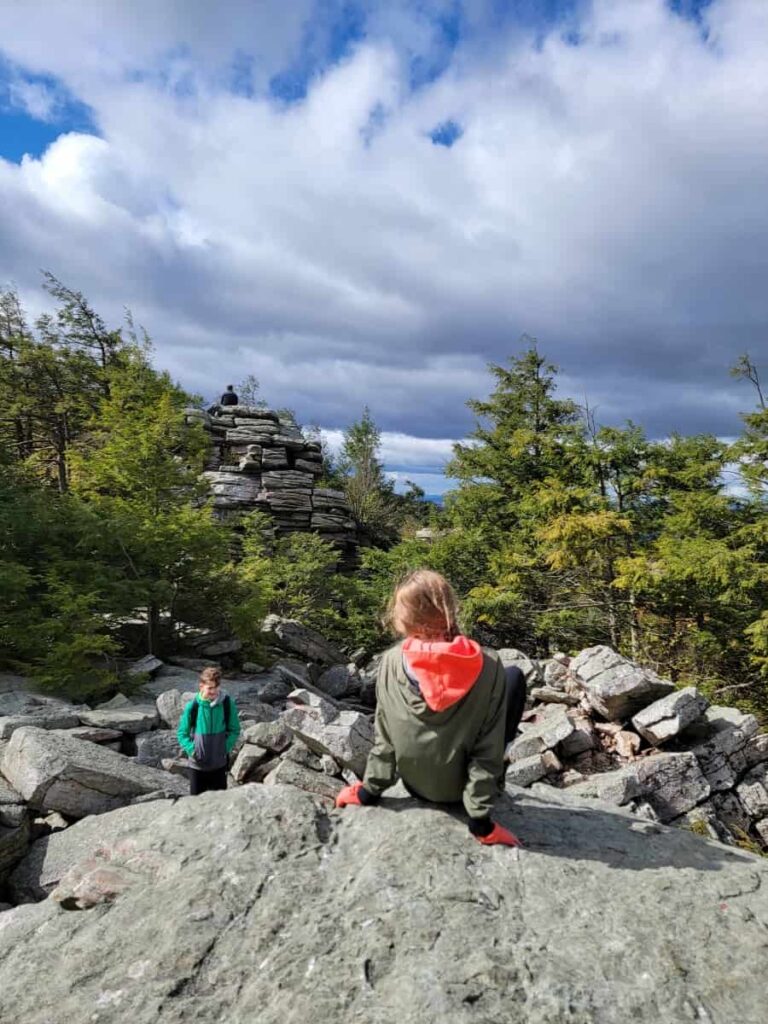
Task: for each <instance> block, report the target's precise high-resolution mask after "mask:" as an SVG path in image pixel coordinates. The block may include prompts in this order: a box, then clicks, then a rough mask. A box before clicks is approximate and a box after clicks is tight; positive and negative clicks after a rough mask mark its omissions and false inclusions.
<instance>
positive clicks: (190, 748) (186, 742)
mask: <svg viewBox="0 0 768 1024" xmlns="http://www.w3.org/2000/svg"><path fill="white" fill-rule="evenodd" d="M192 704H193V701H190V702H189V703H188V704H187V706H186V707H185V708H184V711H183V713H182V716H181V718H180V719H179V728H178V729H177V730H176V738H177V739H178V741H179V746H180V747H181V749H182V750H183V751H184V753H185V754H187V755H188V756H189V757H194V756H195V741H194V740H193V739H192V733H191V732H190V731H189V712H190V710H191V708H192Z"/></svg>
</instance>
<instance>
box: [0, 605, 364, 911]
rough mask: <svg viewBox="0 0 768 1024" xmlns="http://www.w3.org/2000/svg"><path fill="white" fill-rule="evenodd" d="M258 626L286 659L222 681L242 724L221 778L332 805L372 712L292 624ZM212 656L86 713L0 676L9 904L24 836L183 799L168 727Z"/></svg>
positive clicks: (3, 853)
mask: <svg viewBox="0 0 768 1024" xmlns="http://www.w3.org/2000/svg"><path fill="white" fill-rule="evenodd" d="M264 628H265V632H266V633H267V634H268V636H269V637H270V639H271V641H272V642H273V643H274V644H275V645H279V646H280V647H281V648H282V650H283V652H284V656H283V657H282V658H281V659H280V660H278V661H276V662H275V664H274V665H273V666H272V667H271V669H269V670H264V669H262V670H260V671H257V672H254V673H250V674H248V675H240V676H234V677H232V678H225V679H224V688H225V689H226V691H227V692H228V693H229V694H230V695H231V696H232V697H233V698H234V700H235V701H236V703H237V706H238V710H239V714H240V720H241V723H242V732H241V735H240V738H239V741H238V745H237V746H236V748H235V750H234V752H233V757H232V763H231V776H230V785H239V784H244V783H249V782H260V783H264V784H265V785H268V786H269V785H276V784H279V783H286V784H290V785H293V786H295V787H298V788H300V789H303V790H305V791H306V792H309V793H312V794H313V795H315V796H318V797H320V798H323V799H325V800H326V801H329V802H332V801H333V798H334V797H335V795H336V794H337V793H338V791H339V790H340V789H341V787H342V786H343V785H344V784H345V781H347V782H349V781H352V780H354V779H355V778H357V777H358V776H360V775H362V773H363V771H364V768H365V761H366V758H367V756H368V751H369V750H370V747H371V744H372V742H373V726H372V718H371V709H370V707H365V706H363V705H362V704H361V703H360V701H361V690H362V688H363V683H364V679H363V676H362V675H361V673H360V672H359V670H358V669H357V668H356V667H355V665H354V664H347V663H346V659H345V658H344V655H343V654H342V653H341V652H340V651H338V650H337V649H336V648H335V647H334V646H333V645H332V644H330V643H328V642H327V641H326V640H324V638H323V637H321V636H319V634H317V633H315V632H314V631H313V630H310V629H308V628H306V627H303V626H301V624H300V623H297V622H292V621H291V620H284V619H278V618H276V617H274V616H272V617H270V618H269V619H268V620H267V621H266V622H265V627H264ZM286 652H287V654H289V655H294V656H295V657H290V656H288V657H286V656H285V653H286ZM210 663H211V662H210V660H209V661H207V662H204V661H201V662H200V663H195V664H194V665H193V664H192V663H189V664H188V665H187V666H184V665H163V664H162V663H161V662H158V661H157V659H155V660H154V661H153V662H152V664H151V665H145V666H144V667H145V668H148V669H149V670H150V671H151V674H152V675H153V677H154V678H152V679H151V680H150V681H149V682H147V683H146V684H145V686H144V687H143V689H142V690H141V693H140V694H139V695H138V696H136V697H134V698H133V699H129V698H128V697H125V696H123V695H118V696H117V697H115V698H113V699H112V700H111V701H109V702H107V703H105V704H101V705H99V706H97V707H95V708H90V707H88V706H87V705H85V704H79V705H77V704H72V703H69V702H67V701H63V700H59V699H56V698H53V697H49V696H44V695H40V694H37V693H34V692H32V691H31V690H30V688H29V687H28V686H27V685H26V682H25V681H24V680H22V679H18V678H10V677H6V679H5V685H2V683H3V680H2V679H0V691H3V690H4V691H5V692H0V885H2V884H3V881H4V880H7V881H8V887H9V893H10V896H11V897H12V898H13V899H14V900H19V899H23V898H27V897H28V896H29V893H28V892H27V888H28V887H27V883H26V882H24V881H21V882H20V881H19V879H23V878H24V877H26V874H27V869H26V868H25V867H24V864H23V862H24V860H25V857H26V854H27V851H28V848H29V846H30V844H31V843H32V844H34V843H35V841H36V840H37V841H39V842H43V843H47V842H48V841H49V839H50V838H51V836H52V835H53V834H54V833H55V834H57V835H58V834H59V833H60V832H61V831H63V830H65V829H67V828H68V827H69V826H71V825H72V824H73V823H74V822H76V821H78V820H80V819H83V818H85V817H87V816H89V815H101V814H104V813H106V812H108V811H112V810H114V809H115V808H118V807H124V806H128V805H131V804H136V803H143V802H146V801H148V800H159V799H166V798H176V797H179V796H183V795H186V794H187V792H188V781H187V778H186V775H187V772H188V771H189V769H188V766H187V761H186V758H185V757H183V756H182V754H181V751H180V749H179V745H178V741H177V738H176V729H177V727H178V723H179V719H180V717H181V714H182V712H183V709H184V707H185V705H186V703H187V702H188V701H189V700H191V699H192V698H193V697H194V695H195V693H196V691H197V679H198V672H199V669H200V667H202V665H203V664H210ZM20 861H22V864H21V866H20V867H18V868H17V869H16V871H15V872H14V871H13V868H14V866H15V865H17V864H18V863H19V862H20ZM9 876H10V877H9ZM25 893H26V896H25Z"/></svg>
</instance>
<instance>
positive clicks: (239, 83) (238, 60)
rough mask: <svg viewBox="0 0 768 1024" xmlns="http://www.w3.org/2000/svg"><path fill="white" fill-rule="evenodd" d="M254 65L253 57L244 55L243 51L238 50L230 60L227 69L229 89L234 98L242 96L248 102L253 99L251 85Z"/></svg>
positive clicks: (252, 87)
mask: <svg viewBox="0 0 768 1024" xmlns="http://www.w3.org/2000/svg"><path fill="white" fill-rule="evenodd" d="M254 65H255V61H254V58H253V55H252V54H249V53H245V52H244V51H243V50H238V52H237V53H236V54H235V55H234V57H233V58H232V63H231V64H230V68H229V74H230V84H229V87H230V89H231V91H232V92H233V93H235V95H236V96H243V97H245V98H246V99H249V100H250V99H253V96H254V92H255V90H254V85H253V72H254Z"/></svg>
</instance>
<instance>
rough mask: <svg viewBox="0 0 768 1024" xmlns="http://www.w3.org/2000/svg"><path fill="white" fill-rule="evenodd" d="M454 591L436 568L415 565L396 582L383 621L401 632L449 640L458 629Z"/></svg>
mask: <svg viewBox="0 0 768 1024" xmlns="http://www.w3.org/2000/svg"><path fill="white" fill-rule="evenodd" d="M458 616H459V602H458V599H457V597H456V593H455V591H454V589H453V587H452V586H451V584H450V583H449V582H448V580H447V579H446V578H445V576H441V575H440V573H439V572H434V571H433V570H432V569H416V571H415V572H411V573H409V574H408V575H407V576H406V577H405V578H404V579H403V580H401V581H400V583H398V585H397V586H396V587H395V589H394V591H393V592H392V596H391V597H390V599H389V605H388V607H387V614H386V617H385V620H384V621H385V624H387V625H388V626H389V627H390V628H391V629H392V630H393V632H395V633H399V634H400V635H401V636H421V637H425V638H431V639H444V640H452V639H453V638H454V637H455V636H456V635H457V634H458V632H459V626H458V621H457V620H458Z"/></svg>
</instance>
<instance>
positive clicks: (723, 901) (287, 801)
mask: <svg viewBox="0 0 768 1024" xmlns="http://www.w3.org/2000/svg"><path fill="white" fill-rule="evenodd" d="M152 808H153V810H154V812H155V813H154V816H153V819H152V822H151V826H149V827H136V828H134V829H133V830H132V832H131V833H130V834H128V833H127V832H126V833H124V834H122V836H121V837H120V838H117V839H109V838H107V839H106V840H105V842H104V843H103V844H102V846H101V848H100V850H97V851H93V850H92V849H91V851H90V852H89V853H88V855H87V856H86V857H85V859H84V860H82V861H80V862H78V863H76V864H73V865H71V867H70V870H69V871H67V872H66V874H65V875H63V876H62V877H61V879H60V881H59V884H58V886H57V888H56V890H55V891H54V894H53V896H52V898H50V899H48V900H46V901H45V902H43V903H40V904H36V905H32V906H24V907H19V908H17V909H15V910H11V911H8V912H5V913H3V914H2V915H0V1018H1V1019H4V1020H13V1021H16V1022H18V1024H44V1022H45V1024H47V1022H49V1021H50V1020H51V1019H56V1020H71V1021H81V1020H82V1021H98V1022H99V1024H118V1022H119V1024H124V1022H125V1021H131V1024H181V1022H184V1024H187V1022H193V1024H220V1022H221V1021H227V1022H232V1024H241V1022H242V1024H246V1022H252V1021H258V1022H259V1024H299V1022H306V1021H308V1020H313V1021H340V1022H342V1021H343V1022H347V1021H349V1022H360V1024H367V1022H370V1024H384V1022H388V1021H393V1020H396V1021H398V1022H399V1024H417V1022H418V1024H433V1022H434V1024H438V1022H439V1024H445V1022H448V1021H449V1022H451V1024H470V1022H472V1024H479V1022H483V1024H491V1022H494V1024H495V1022H499V1024H502V1022H503V1024H507V1022H509V1024H517V1022H520V1024H522V1022H525V1024H626V1021H630V1020H631V1021H633V1022H640V1024H680V1022H684V1021H706V1022H707V1024H734V1022H737V1021H738V1022H739V1024H764V1022H765V1000H764V986H763V984H762V979H763V978H764V977H765V974H766V971H768V947H767V946H766V928H767V927H768V884H766V883H767V882H768V864H766V863H764V862H763V861H762V860H761V859H759V858H757V857H754V856H752V855H749V854H746V853H743V852H741V851H736V850H731V849H729V848H727V847H724V846H721V845H720V844H718V843H714V842H711V841H708V840H705V839H700V838H699V837H697V836H695V835H693V834H691V833H687V832H685V831H683V830H675V829H667V828H665V827H664V826H661V825H657V824H654V823H651V822H646V821H640V820H637V819H634V818H632V817H630V816H628V815H624V814H622V813H621V812H612V811H610V810H606V809H605V808H604V807H602V806H601V805H599V804H595V803H589V804H587V803H586V802H582V801H579V800H574V799H573V798H570V797H569V796H568V794H567V793H565V792H556V791H553V790H551V789H549V788H547V787H540V786H537V787H536V789H535V790H534V791H519V792H518V793H516V794H515V796H514V799H509V798H506V799H505V800H504V801H503V802H502V804H501V805H500V808H499V819H500V820H501V821H502V822H503V823H504V824H505V825H507V827H510V828H512V829H513V830H514V831H515V832H516V833H517V834H518V835H520V836H521V837H522V838H523V839H524V841H525V842H526V848H525V849H524V850H522V851H516V850H513V849H509V848H501V847H491V848H488V847H483V846H481V845H480V844H479V843H476V842H475V841H474V840H473V839H472V838H471V837H470V836H469V835H468V832H467V828H466V824H465V823H464V821H463V820H459V819H458V818H457V817H455V816H452V815H451V814H449V813H447V812H446V811H444V810H441V809H438V808H434V807H428V806H425V805H423V804H419V803H418V802H416V801H414V800H410V799H399V798H390V799H387V798H385V799H384V800H383V801H382V803H381V805H380V806H378V807H370V808H347V809H346V810H344V811H342V812H338V811H331V812H326V811H324V810H323V809H322V807H321V805H320V804H319V803H318V802H317V801H316V800H315V799H313V798H312V797H311V796H310V795H308V794H303V793H300V792H298V791H297V790H296V789H294V788H293V787H284V786H280V785H277V786H269V787H268V786H261V785H247V786H243V787H241V788H238V789H234V790H229V791H226V792H222V793H208V794H205V795H204V796H202V797H198V798H192V797H189V798H185V799H183V800H179V801H177V802H175V803H173V804H171V803H170V802H160V803H158V804H154V805H152ZM116 813H117V814H118V815H122V814H125V813H126V812H122V811H119V812H116ZM110 817H111V816H109V815H108V816H106V817H105V818H104V822H105V823H106V822H107V821H108V820H109V818H110ZM105 834H106V830H105ZM76 907H91V909H83V910H80V912H74V908H76ZM68 908H72V909H68ZM62 951H66V955H62ZM41 978H45V982H46V985H45V995H44V997H42V998H41V988H40V979H41Z"/></svg>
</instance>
